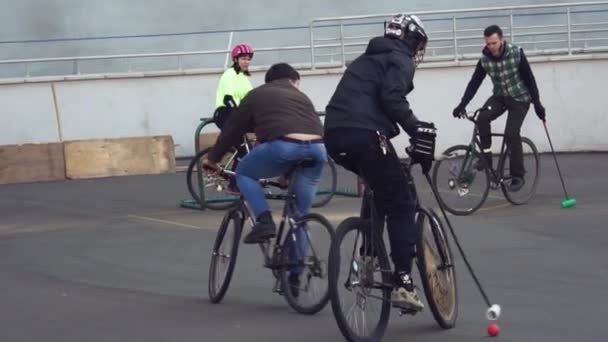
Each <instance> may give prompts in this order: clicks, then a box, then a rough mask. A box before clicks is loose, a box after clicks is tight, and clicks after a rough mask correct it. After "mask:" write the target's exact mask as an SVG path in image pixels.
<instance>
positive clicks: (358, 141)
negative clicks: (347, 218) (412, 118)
mask: <svg viewBox="0 0 608 342" xmlns="http://www.w3.org/2000/svg"><path fill="white" fill-rule="evenodd" d="M323 139H324V141H325V147H326V148H327V152H328V153H329V155H330V156H331V157H332V159H333V160H334V161H336V163H338V164H339V165H342V166H343V167H344V168H346V169H347V170H349V171H352V172H354V173H356V174H358V175H359V176H361V177H362V178H363V179H365V180H366V182H367V183H368V184H369V186H370V188H371V189H372V191H373V192H374V200H375V201H374V204H375V205H376V211H377V213H378V217H379V218H380V219H381V220H382V223H384V218H385V217H386V226H387V229H388V236H389V240H390V248H391V258H392V260H393V263H394V264H395V269H396V270H397V271H404V272H408V273H409V272H411V270H412V258H413V257H414V254H415V245H416V243H417V241H418V239H419V238H420V231H419V228H418V227H417V226H416V222H415V214H416V204H417V198H416V194H415V192H414V190H413V187H412V185H413V184H412V182H413V180H412V177H411V175H409V174H406V173H405V172H403V169H402V167H401V165H400V163H399V158H398V157H397V154H396V153H395V150H394V148H393V146H392V145H391V144H390V141H389V149H388V151H387V154H383V153H382V150H381V149H380V146H379V143H378V136H377V135H376V132H375V131H371V130H365V129H357V128H339V129H333V130H331V131H329V132H327V133H326V134H325V136H324V138H323Z"/></svg>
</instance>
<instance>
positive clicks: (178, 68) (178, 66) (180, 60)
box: [177, 55, 183, 71]
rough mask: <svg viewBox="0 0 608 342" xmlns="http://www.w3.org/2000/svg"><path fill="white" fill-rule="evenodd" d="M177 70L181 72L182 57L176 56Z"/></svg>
mask: <svg viewBox="0 0 608 342" xmlns="http://www.w3.org/2000/svg"><path fill="white" fill-rule="evenodd" d="M177 70H179V71H182V70H183V68H182V56H181V55H179V56H177Z"/></svg>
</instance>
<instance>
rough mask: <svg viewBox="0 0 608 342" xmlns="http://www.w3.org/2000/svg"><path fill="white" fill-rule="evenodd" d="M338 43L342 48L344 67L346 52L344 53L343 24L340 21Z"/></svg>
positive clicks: (343, 65) (344, 64) (344, 65)
mask: <svg viewBox="0 0 608 342" xmlns="http://www.w3.org/2000/svg"><path fill="white" fill-rule="evenodd" d="M340 45H341V48H342V67H343V68H344V67H346V54H345V53H344V24H343V23H342V22H340Z"/></svg>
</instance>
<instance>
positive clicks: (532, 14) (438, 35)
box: [310, 1, 608, 69]
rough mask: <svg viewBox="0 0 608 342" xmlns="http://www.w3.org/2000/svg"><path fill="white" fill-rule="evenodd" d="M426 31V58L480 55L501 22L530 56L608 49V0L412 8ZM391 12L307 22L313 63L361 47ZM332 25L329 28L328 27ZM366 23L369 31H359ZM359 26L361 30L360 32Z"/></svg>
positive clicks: (343, 59)
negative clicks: (488, 32)
mask: <svg viewBox="0 0 608 342" xmlns="http://www.w3.org/2000/svg"><path fill="white" fill-rule="evenodd" d="M411 13H412V14H416V15H418V16H419V17H420V18H421V19H422V21H423V22H424V23H425V25H426V29H427V33H428V35H429V44H428V47H427V56H426V58H425V61H426V62H437V61H456V62H457V61H459V60H464V59H471V58H478V57H479V53H480V50H481V49H482V48H483V44H484V43H483V34H482V32H483V29H484V28H485V27H486V26H488V25H491V24H498V25H500V26H501V27H502V28H503V30H504V33H505V37H506V38H507V39H509V40H511V41H512V42H515V43H516V44H518V45H519V46H521V47H523V48H525V49H526V53H527V54H528V55H547V54H552V55H554V54H564V55H573V54H580V53H588V52H597V51H608V1H596V2H579V3H563V4H548V5H523V6H501V7H487V8H473V9H458V10H443V11H421V12H411ZM392 15H393V13H381V14H374V15H359V16H347V17H333V18H319V19H314V20H312V21H311V23H310V46H311V54H310V56H311V59H310V65H311V68H313V69H314V68H315V67H316V66H317V65H318V64H319V63H321V62H327V61H329V62H336V61H338V62H340V63H341V64H342V65H343V66H344V65H345V64H346V63H347V62H348V59H349V56H356V55H359V54H360V53H362V52H363V51H364V48H365V47H366V46H367V43H368V41H369V39H370V38H372V37H374V36H378V35H379V33H381V32H382V27H383V26H382V25H383V23H384V20H386V19H387V18H390V17H391V16H392ZM331 27H334V28H333V29H330V28H331ZM362 27H369V29H368V30H367V31H368V32H364V31H363V30H361V28H362ZM362 31H363V32H362Z"/></svg>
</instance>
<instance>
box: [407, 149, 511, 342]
mask: <svg viewBox="0 0 608 342" xmlns="http://www.w3.org/2000/svg"><path fill="white" fill-rule="evenodd" d="M405 152H406V153H407V154H408V155H411V146H410V147H408V148H406V149H405ZM420 166H421V167H422V165H420ZM422 168H423V170H422V173H423V174H424V177H425V178H426V181H427V182H428V183H429V186H430V187H431V190H432V192H433V196H434V197H435V201H436V202H437V203H438V204H439V209H440V210H441V214H442V215H443V218H444V220H445V222H446V223H447V225H448V228H449V229H450V234H452V238H453V239H454V242H455V243H456V247H458V251H459V252H460V255H461V256H462V259H463V260H464V263H465V265H466V266H467V268H468V270H469V273H470V274H471V277H472V278H473V280H474V281H475V285H477V289H478V290H479V293H481V297H482V298H483V300H484V302H485V304H486V306H487V310H486V318H487V319H488V320H490V321H495V320H497V319H498V318H499V317H500V313H501V307H500V305H498V304H492V303H491V302H490V298H489V297H488V295H487V294H486V291H485V290H484V289H483V286H482V285H481V282H480V281H479V279H478V278H477V276H476V275H475V271H473V267H472V266H471V264H470V263H469V260H468V259H467V257H466V255H465V254H464V250H463V249H462V246H460V241H458V237H457V236H456V232H454V228H452V223H451V222H450V220H449V219H448V215H447V214H446V212H445V209H444V208H443V205H442V202H441V201H439V193H438V191H437V189H436V188H435V185H434V184H433V181H432V180H431V176H429V173H428V170H424V167H422ZM499 330H500V328H499V327H498V325H496V324H490V326H489V327H488V333H489V334H490V335H491V336H497V335H498V331H499Z"/></svg>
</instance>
